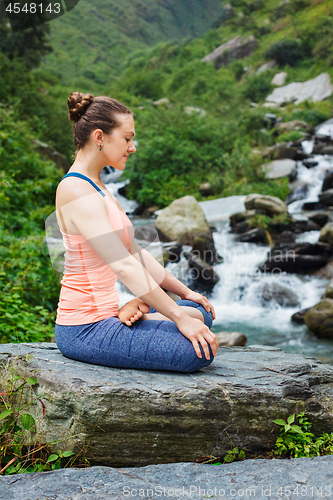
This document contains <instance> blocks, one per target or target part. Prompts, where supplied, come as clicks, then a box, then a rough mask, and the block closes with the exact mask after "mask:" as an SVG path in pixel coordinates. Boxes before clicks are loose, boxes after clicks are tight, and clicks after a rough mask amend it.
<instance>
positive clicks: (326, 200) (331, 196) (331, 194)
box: [318, 188, 333, 206]
mask: <svg viewBox="0 0 333 500" xmlns="http://www.w3.org/2000/svg"><path fill="white" fill-rule="evenodd" d="M318 198H319V201H320V202H321V203H323V204H324V205H331V206H332V205H333V188H331V189H326V191H323V192H322V193H319V194H318Z"/></svg>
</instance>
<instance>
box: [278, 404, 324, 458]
mask: <svg viewBox="0 0 333 500" xmlns="http://www.w3.org/2000/svg"><path fill="white" fill-rule="evenodd" d="M297 418H298V425H297V424H296V423H295V414H294V415H290V416H289V417H288V419H287V422H285V421H284V420H282V419H281V418H279V419H277V420H273V422H274V423H275V424H277V425H280V426H281V432H280V435H279V437H278V438H277V440H276V443H275V448H274V449H273V453H274V454H276V455H282V456H288V457H295V458H297V457H314V456H320V455H333V432H331V433H330V434H328V433H324V434H322V435H321V436H320V437H318V438H315V436H314V434H312V432H309V430H310V428H311V427H312V424H311V423H310V422H309V421H308V419H307V417H305V416H304V411H303V412H302V413H300V414H299V415H297Z"/></svg>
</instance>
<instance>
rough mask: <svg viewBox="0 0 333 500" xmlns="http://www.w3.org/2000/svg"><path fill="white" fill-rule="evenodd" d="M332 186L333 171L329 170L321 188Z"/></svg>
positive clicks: (323, 189) (325, 188)
mask: <svg viewBox="0 0 333 500" xmlns="http://www.w3.org/2000/svg"><path fill="white" fill-rule="evenodd" d="M332 188H333V172H329V173H328V174H327V175H326V176H325V179H324V181H323V185H322V188H321V190H322V191H326V190H327V189H332Z"/></svg>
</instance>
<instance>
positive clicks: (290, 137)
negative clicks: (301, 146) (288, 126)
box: [279, 130, 304, 142]
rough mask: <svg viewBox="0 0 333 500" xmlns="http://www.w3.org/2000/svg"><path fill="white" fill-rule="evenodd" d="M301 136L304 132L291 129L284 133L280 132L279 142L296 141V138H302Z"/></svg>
mask: <svg viewBox="0 0 333 500" xmlns="http://www.w3.org/2000/svg"><path fill="white" fill-rule="evenodd" d="M302 137H304V134H302V132H299V131H298V130H292V131H291V132H288V133H286V134H280V135H279V142H290V141H292V142H293V141H297V140H298V139H302Z"/></svg>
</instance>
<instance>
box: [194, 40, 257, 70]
mask: <svg viewBox="0 0 333 500" xmlns="http://www.w3.org/2000/svg"><path fill="white" fill-rule="evenodd" d="M256 46H257V41H256V40H255V38H254V36H252V35H250V36H246V37H241V36H240V35H238V36H236V37H235V38H232V39H231V40H229V41H228V42H226V43H223V44H222V45H220V46H219V47H217V48H216V49H214V50H213V51H212V52H210V53H209V54H207V55H206V56H205V57H204V58H203V59H201V60H202V61H203V62H213V63H214V64H215V67H216V69H219V68H220V67H221V66H224V65H226V64H228V62H229V61H230V60H231V59H242V58H243V57H247V56H249V55H250V54H252V52H253V51H254V49H255V48H256Z"/></svg>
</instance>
